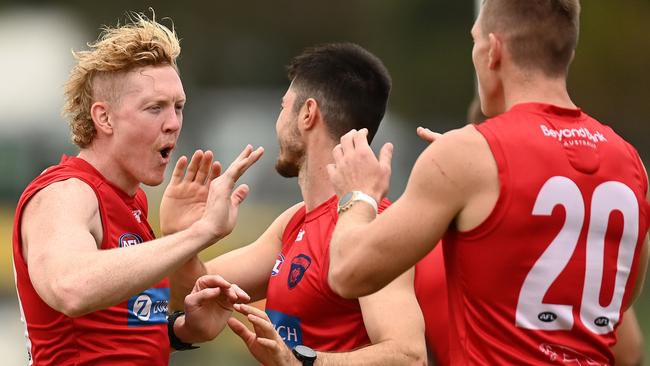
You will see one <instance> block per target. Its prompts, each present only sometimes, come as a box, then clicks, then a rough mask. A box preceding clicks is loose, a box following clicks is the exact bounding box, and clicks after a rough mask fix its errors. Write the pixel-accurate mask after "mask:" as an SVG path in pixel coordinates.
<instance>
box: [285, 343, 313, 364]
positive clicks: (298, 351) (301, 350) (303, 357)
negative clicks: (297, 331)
mask: <svg viewBox="0 0 650 366" xmlns="http://www.w3.org/2000/svg"><path fill="white" fill-rule="evenodd" d="M291 352H292V353H293V355H294V356H296V358H297V359H298V361H302V364H303V365H305V366H312V365H313V364H314V362H316V351H314V350H313V349H311V348H309V347H307V346H303V345H301V344H299V345H297V346H295V347H293V349H292V350H291Z"/></svg>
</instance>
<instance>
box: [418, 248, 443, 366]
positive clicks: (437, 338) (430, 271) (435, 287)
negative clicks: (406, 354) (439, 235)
mask: <svg viewBox="0 0 650 366" xmlns="http://www.w3.org/2000/svg"><path fill="white" fill-rule="evenodd" d="M415 296H416V297H417V299H418V303H419V304H420V308H421V309H422V316H423V317H424V326H425V335H426V341H427V351H428V353H429V358H431V359H433V360H434V361H435V364H436V365H438V366H445V365H449V364H450V363H449V311H448V310H447V308H448V305H447V281H446V276H445V261H444V258H443V253H442V245H440V244H438V245H437V246H436V247H435V248H434V249H433V250H432V251H431V252H429V254H427V256H426V257H424V258H422V260H420V261H419V262H418V263H417V264H416V265H415Z"/></svg>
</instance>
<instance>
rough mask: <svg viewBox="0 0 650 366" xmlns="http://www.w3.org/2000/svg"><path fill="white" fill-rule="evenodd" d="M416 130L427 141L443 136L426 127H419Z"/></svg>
mask: <svg viewBox="0 0 650 366" xmlns="http://www.w3.org/2000/svg"><path fill="white" fill-rule="evenodd" d="M415 131H416V133H417V134H418V136H419V137H420V138H421V139H422V140H424V141H426V142H434V141H436V140H437V139H438V138H440V136H442V134H440V133H437V132H433V131H431V130H430V129H428V128H425V127H418V128H417V129H416V130H415Z"/></svg>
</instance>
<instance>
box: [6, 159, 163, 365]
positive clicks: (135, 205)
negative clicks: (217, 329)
mask: <svg viewBox="0 0 650 366" xmlns="http://www.w3.org/2000/svg"><path fill="white" fill-rule="evenodd" d="M70 178H77V179H80V180H82V181H84V182H85V183H86V184H88V186H90V187H91V188H92V189H93V190H94V191H95V194H96V196H97V201H98V204H99V211H100V215H101V221H102V226H103V241H102V243H101V247H100V249H101V250H109V249H110V250H120V249H119V248H121V247H126V246H130V245H138V244H140V243H142V242H145V241H149V240H152V239H154V233H153V231H152V230H151V228H150V226H149V224H148V222H147V209H148V207H147V198H146V196H145V194H144V191H142V190H141V189H138V191H137V193H136V195H135V196H133V197H131V196H129V195H127V194H126V193H124V192H123V191H121V190H120V189H119V188H117V187H115V186H114V185H112V184H111V183H110V182H109V181H107V180H106V179H105V178H104V177H103V176H102V175H101V174H100V173H99V172H98V171H97V170H96V169H95V168H93V167H92V166H91V165H90V164H88V163H87V162H86V161H84V160H82V159H79V158H68V157H64V158H63V159H62V161H61V163H60V164H59V165H57V166H54V167H51V168H48V169H47V170H46V171H45V172H43V174H41V175H40V176H39V177H37V178H36V179H35V180H34V181H32V183H30V185H29V186H28V187H27V189H26V190H25V192H24V193H23V195H22V196H21V198H20V201H19V202H18V206H17V208H16V216H15V220H14V234H13V258H14V269H15V273H16V287H17V291H18V298H19V301H20V306H21V314H22V316H23V318H24V319H23V320H24V322H25V326H26V333H25V335H26V338H27V348H28V357H29V359H30V365H31V364H33V365H38V366H41V365H43V366H45V365H53V366H63V365H93V366H95V365H111V366H114V365H142V366H145V365H146V366H149V365H159V366H163V365H165V366H166V365H168V363H169V340H168V338H167V304H168V302H169V281H168V280H167V279H164V280H162V281H160V282H159V283H158V284H156V285H155V286H154V287H152V288H149V289H147V290H145V291H143V292H142V293H140V294H138V295H135V296H133V297H131V298H130V299H126V300H125V301H123V302H122V303H120V304H115V305H114V306H111V307H109V308H108V309H104V310H100V311H96V312H93V313H90V314H86V315H83V316H80V317H77V318H70V317H67V316H65V315H64V314H62V313H60V312H58V311H56V310H54V309H52V308H51V307H50V306H48V305H47V304H46V303H45V302H44V301H43V300H42V299H41V298H40V297H39V295H38V293H36V291H35V289H34V287H33V286H32V282H31V280H30V278H29V272H28V269H27V263H26V261H25V258H24V257H23V253H22V243H21V234H20V232H21V230H20V227H21V215H22V212H23V208H24V207H25V205H26V204H27V203H28V202H29V200H30V199H31V198H32V197H33V196H34V195H35V194H36V193H37V192H38V191H39V190H41V189H43V188H45V187H46V186H48V185H50V184H52V183H55V182H58V181H62V180H66V179H70ZM70 199H72V200H73V199H75V198H74V197H70ZM52 219H53V220H56V218H52ZM70 255H72V256H74V253H70ZM142 260H143V261H147V260H151V258H142ZM79 265H84V263H79ZM107 280H110V279H107Z"/></svg>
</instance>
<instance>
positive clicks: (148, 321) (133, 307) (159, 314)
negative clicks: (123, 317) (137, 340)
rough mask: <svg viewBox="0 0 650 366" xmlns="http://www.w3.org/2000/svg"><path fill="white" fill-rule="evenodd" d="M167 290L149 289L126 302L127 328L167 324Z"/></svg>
mask: <svg viewBox="0 0 650 366" xmlns="http://www.w3.org/2000/svg"><path fill="white" fill-rule="evenodd" d="M168 304H169V288H150V289H147V290H145V291H144V292H143V293H141V294H139V295H136V296H133V297H132V298H130V299H129V301H128V309H129V320H128V322H129V326H135V327H137V326H144V325H152V324H163V323H167V306H168Z"/></svg>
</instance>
